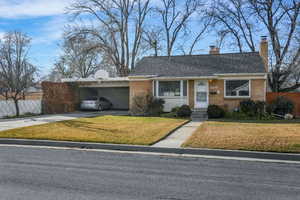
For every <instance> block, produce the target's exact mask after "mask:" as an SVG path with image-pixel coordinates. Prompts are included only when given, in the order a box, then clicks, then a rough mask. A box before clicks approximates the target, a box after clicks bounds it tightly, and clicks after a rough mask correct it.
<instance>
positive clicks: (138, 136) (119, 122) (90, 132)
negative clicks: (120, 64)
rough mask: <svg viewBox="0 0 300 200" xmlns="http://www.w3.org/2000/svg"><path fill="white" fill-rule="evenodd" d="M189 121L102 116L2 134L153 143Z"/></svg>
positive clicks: (21, 136) (88, 140)
mask: <svg viewBox="0 0 300 200" xmlns="http://www.w3.org/2000/svg"><path fill="white" fill-rule="evenodd" d="M185 122H186V120H183V119H170V118H159V117H129V116H102V117H94V118H80V119H76V120H70V121H62V122H55V123H49V124H44V125H37V126H31V127H25V128H18V129H12V130H7V131H2V132H0V137H1V138H23V139H24V138H27V139H47V140H65V141H82V142H103V143H118V144H140V145H150V144H153V143H155V142H156V141H158V140H159V139H161V138H162V137H164V136H165V135H167V134H168V133H169V132H170V131H172V130H173V129H175V128H177V127H178V126H180V125H182V124H183V123H185Z"/></svg>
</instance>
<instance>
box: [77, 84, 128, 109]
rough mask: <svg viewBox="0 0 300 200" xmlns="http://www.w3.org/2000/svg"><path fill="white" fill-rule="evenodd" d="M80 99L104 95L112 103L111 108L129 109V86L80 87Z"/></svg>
mask: <svg viewBox="0 0 300 200" xmlns="http://www.w3.org/2000/svg"><path fill="white" fill-rule="evenodd" d="M79 94H80V101H83V100H86V99H89V98H91V97H96V96H97V97H104V98H105V99H107V100H109V101H110V102H111V103H112V109H116V110H128V109H129V87H105V88H101V87H98V88H97V87H93V88H91V87H82V88H80V89H79Z"/></svg>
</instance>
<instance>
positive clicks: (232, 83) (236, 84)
mask: <svg viewBox="0 0 300 200" xmlns="http://www.w3.org/2000/svg"><path fill="white" fill-rule="evenodd" d="M225 97H250V80H225Z"/></svg>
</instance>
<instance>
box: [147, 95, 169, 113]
mask: <svg viewBox="0 0 300 200" xmlns="http://www.w3.org/2000/svg"><path fill="white" fill-rule="evenodd" d="M164 104H165V100H163V99H158V98H154V97H151V99H150V101H149V105H148V112H147V113H148V115H150V116H160V115H161V114H162V113H163V109H164Z"/></svg>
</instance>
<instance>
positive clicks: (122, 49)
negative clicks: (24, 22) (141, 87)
mask: <svg viewBox="0 0 300 200" xmlns="http://www.w3.org/2000/svg"><path fill="white" fill-rule="evenodd" d="M149 1H150V0H135V1H131V0H77V2H76V3H75V4H73V5H72V6H71V7H70V9H69V10H70V12H71V13H73V14H74V15H75V17H76V16H79V15H81V14H89V15H90V16H92V17H93V18H94V19H95V20H96V21H97V22H98V24H97V25H98V28H96V29H95V28H87V27H80V28H77V29H75V31H74V32H73V33H74V34H88V35H90V37H93V38H94V39H95V41H97V42H98V43H97V45H95V48H98V49H100V50H101V51H104V52H105V54H106V55H108V56H109V57H110V60H111V61H112V62H113V63H114V66H115V67H116V70H117V72H118V75H119V76H127V75H128V73H129V70H130V68H131V69H133V68H134V67H135V63H136V60H137V58H138V55H139V50H140V45H141V41H142V34H143V26H144V22H145V19H146V16H147V14H148V13H149V10H150V7H149ZM129 35H130V36H129Z"/></svg>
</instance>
